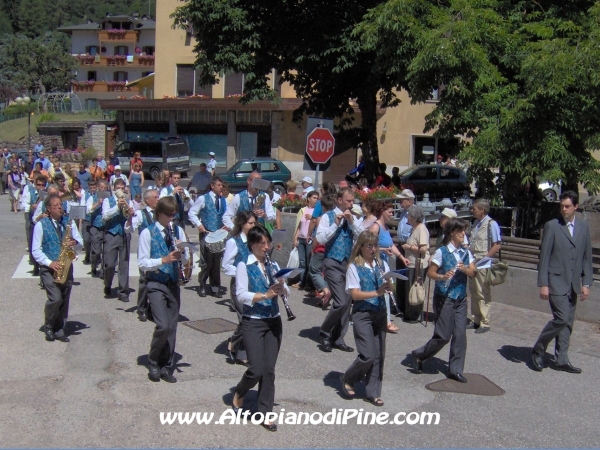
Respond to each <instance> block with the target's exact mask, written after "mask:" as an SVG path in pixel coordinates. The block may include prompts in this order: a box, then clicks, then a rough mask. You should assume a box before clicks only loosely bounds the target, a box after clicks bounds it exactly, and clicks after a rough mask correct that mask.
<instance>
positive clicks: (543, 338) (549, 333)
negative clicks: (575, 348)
mask: <svg viewBox="0 0 600 450" xmlns="http://www.w3.org/2000/svg"><path fill="white" fill-rule="evenodd" d="M550 308H551V309H552V316H553V319H552V320H551V321H550V322H548V323H547V324H546V326H545V327H544V329H543V330H542V332H541V333H540V336H539V337H538V340H537V342H536V343H535V346H534V347H533V351H534V352H535V353H536V354H538V355H543V354H544V353H545V352H546V348H548V345H549V344H550V342H551V341H552V340H553V339H554V340H555V343H554V355H555V357H556V364H558V365H563V364H569V354H568V352H569V342H570V340H571V333H572V332H573V324H574V323H575V311H576V308H577V294H576V293H575V292H574V291H573V290H571V292H569V293H568V294H566V295H552V294H550Z"/></svg>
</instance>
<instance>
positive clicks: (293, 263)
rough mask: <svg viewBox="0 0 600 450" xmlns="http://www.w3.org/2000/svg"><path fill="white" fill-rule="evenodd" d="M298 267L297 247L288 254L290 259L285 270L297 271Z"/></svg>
mask: <svg viewBox="0 0 600 450" xmlns="http://www.w3.org/2000/svg"><path fill="white" fill-rule="evenodd" d="M298 266H300V258H299V257H298V247H294V249H293V250H292V251H291V252H290V258H289V259H288V263H287V268H288V269H297V268H298Z"/></svg>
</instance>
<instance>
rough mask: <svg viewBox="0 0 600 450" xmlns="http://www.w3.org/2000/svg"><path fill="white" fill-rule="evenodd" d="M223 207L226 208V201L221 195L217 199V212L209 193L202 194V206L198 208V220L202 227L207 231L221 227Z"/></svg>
mask: <svg viewBox="0 0 600 450" xmlns="http://www.w3.org/2000/svg"><path fill="white" fill-rule="evenodd" d="M225 209H227V203H226V202H225V199H224V198H223V197H221V199H220V201H219V212H217V207H216V206H215V202H214V200H213V199H212V197H211V196H210V194H209V193H206V194H204V208H202V209H201V210H200V220H201V221H202V225H204V228H206V229H207V230H208V231H216V230H218V229H220V228H222V227H223V214H224V213H225Z"/></svg>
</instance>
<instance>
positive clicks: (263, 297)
mask: <svg viewBox="0 0 600 450" xmlns="http://www.w3.org/2000/svg"><path fill="white" fill-rule="evenodd" d="M262 299H263V300H266V299H267V296H266V295H265V293H264V292H263V293H262Z"/></svg>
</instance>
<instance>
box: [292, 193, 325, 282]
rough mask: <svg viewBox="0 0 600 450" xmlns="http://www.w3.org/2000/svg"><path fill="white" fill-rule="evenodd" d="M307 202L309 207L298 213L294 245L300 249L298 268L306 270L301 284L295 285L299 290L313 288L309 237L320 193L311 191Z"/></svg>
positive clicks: (301, 278)
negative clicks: (310, 275)
mask: <svg viewBox="0 0 600 450" xmlns="http://www.w3.org/2000/svg"><path fill="white" fill-rule="evenodd" d="M306 200H307V202H308V205H307V206H305V207H304V208H302V209H301V210H300V211H298V215H297V217H296V232H295V233H294V244H293V245H294V248H297V249H298V258H299V261H300V265H299V266H298V267H299V268H300V269H303V270H304V271H303V272H302V276H301V277H300V282H299V283H298V284H297V285H294V287H297V288H298V289H304V288H307V287H309V284H310V285H311V286H312V282H311V281H310V277H309V271H308V266H309V264H310V254H311V248H312V242H311V240H310V236H309V235H308V227H309V225H310V221H311V219H312V214H313V211H314V209H315V205H316V204H317V200H319V193H318V192H317V191H310V192H309V193H308V194H307V196H306Z"/></svg>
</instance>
